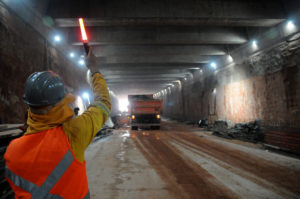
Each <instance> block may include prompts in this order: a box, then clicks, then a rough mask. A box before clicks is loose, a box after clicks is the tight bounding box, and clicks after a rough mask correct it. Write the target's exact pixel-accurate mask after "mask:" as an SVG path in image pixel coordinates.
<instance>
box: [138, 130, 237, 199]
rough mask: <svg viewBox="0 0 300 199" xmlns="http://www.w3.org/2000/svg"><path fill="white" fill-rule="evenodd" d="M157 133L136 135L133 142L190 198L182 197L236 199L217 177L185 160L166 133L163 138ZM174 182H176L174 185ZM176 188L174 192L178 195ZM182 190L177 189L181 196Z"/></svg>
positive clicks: (166, 177)
mask: <svg viewBox="0 0 300 199" xmlns="http://www.w3.org/2000/svg"><path fill="white" fill-rule="evenodd" d="M157 133H158V132H155V133H154V132H149V133H147V135H146V136H145V135H143V134H141V133H135V136H134V137H136V138H137V139H138V140H136V139H134V140H135V142H136V144H137V146H138V148H139V149H140V150H141V152H142V153H143V154H144V156H145V157H146V158H147V159H148V161H149V163H150V164H151V165H153V167H154V168H155V169H156V170H157V172H158V174H160V175H161V174H162V175H161V177H162V178H163V180H165V181H166V182H168V183H170V182H171V183H172V184H173V185H172V186H174V184H176V185H175V186H176V187H180V189H181V190H183V191H184V192H185V194H187V195H188V197H183V198H193V199H194V198H203V199H204V198H205V199H209V198H218V199H221V198H222V199H226V198H237V196H236V195H235V194H234V193H233V192H232V191H230V190H229V189H227V188H225V187H224V185H222V184H220V183H219V182H218V181H217V180H216V179H215V177H213V176H212V175H211V174H209V173H208V172H207V171H206V170H205V169H203V168H202V167H200V166H199V165H198V164H196V163H194V162H193V161H191V160H189V159H187V158H183V157H182V154H181V152H180V151H178V150H177V149H176V148H174V147H173V146H172V145H170V144H168V137H169V136H167V135H166V134H164V136H163V137H162V138H160V139H158V138H157ZM174 181H175V182H174ZM176 187H175V190H174V189H173V191H175V193H176ZM178 191H179V190H177V193H178Z"/></svg>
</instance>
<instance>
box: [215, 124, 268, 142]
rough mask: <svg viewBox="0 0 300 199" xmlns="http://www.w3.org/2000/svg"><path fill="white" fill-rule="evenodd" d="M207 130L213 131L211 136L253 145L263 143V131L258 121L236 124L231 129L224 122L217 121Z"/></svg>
mask: <svg viewBox="0 0 300 199" xmlns="http://www.w3.org/2000/svg"><path fill="white" fill-rule="evenodd" d="M209 129H210V130H211V131H213V135H216V136H220V137H223V138H228V139H238V140H243V141H247V142H253V143H256V142H263V141H264V131H263V129H262V127H261V121H260V120H255V121H253V122H248V123H237V124H235V126H234V127H232V128H228V124H227V122H226V121H222V120H218V121H215V123H214V124H213V125H212V126H210V127H209Z"/></svg>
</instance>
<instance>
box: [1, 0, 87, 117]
mask: <svg viewBox="0 0 300 199" xmlns="http://www.w3.org/2000/svg"><path fill="white" fill-rule="evenodd" d="M0 41H1V42H0V64H1V73H0V120H1V122H2V123H22V122H24V117H25V112H26V109H27V108H26V106H25V105H24V103H23V101H22V95H23V93H24V84H25V81H26V79H27V77H28V76H29V75H30V74H31V73H33V72H36V71H45V70H52V71H54V72H56V73H58V74H59V75H60V76H61V77H62V78H63V79H64V82H65V85H66V87H67V90H68V91H69V92H72V93H74V94H76V92H78V91H79V90H80V89H81V88H82V87H87V84H86V81H85V73H84V70H81V69H78V67H76V66H75V65H74V64H73V63H72V62H70V60H68V59H67V57H66V56H65V55H63V53H61V52H60V51H59V50H57V49H56V48H55V47H54V46H52V45H51V44H49V42H48V41H47V39H46V38H45V37H44V36H43V35H41V34H40V33H39V32H37V31H36V30H35V29H34V28H33V27H32V26H31V25H30V24H27V23H25V22H24V21H23V20H22V19H21V18H19V17H18V16H17V15H16V14H14V13H13V12H11V11H9V10H8V9H7V8H6V7H5V6H4V5H3V3H1V2H0Z"/></svg>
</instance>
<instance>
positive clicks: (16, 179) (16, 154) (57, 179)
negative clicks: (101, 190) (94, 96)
mask: <svg viewBox="0 0 300 199" xmlns="http://www.w3.org/2000/svg"><path fill="white" fill-rule="evenodd" d="M4 159H5V163H6V166H5V173H6V179H7V180H8V182H9V184H10V186H11V187H12V188H13V190H14V192H15V198H16V199H18V198H22V199H23V198H24V199H27V198H32V199H42V198H49V199H50V198H51V199H52V198H53V199H56V198H57V199H62V198H64V199H71V198H76V199H77V198H78V199H81V198H84V199H87V198H89V191H88V182H87V177H86V168H85V162H84V163H81V162H79V161H78V160H77V159H76V158H75V156H74V153H73V151H72V148H71V146H70V143H69V141H68V138H67V136H66V134H65V132H64V131H63V129H62V127H56V128H53V129H49V130H46V131H43V132H40V133H35V134H30V135H24V136H22V137H20V138H18V139H15V140H13V141H12V142H11V143H10V144H9V146H8V148H7V151H6V153H5V155H4ZM37 160H38V161H37Z"/></svg>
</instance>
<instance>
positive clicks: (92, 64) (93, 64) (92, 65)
mask: <svg viewBox="0 0 300 199" xmlns="http://www.w3.org/2000/svg"><path fill="white" fill-rule="evenodd" d="M85 62H86V66H87V68H88V69H89V70H90V72H91V74H94V73H96V72H99V69H98V61H97V57H96V56H95V55H94V53H93V48H92V46H90V48H89V54H88V56H87V57H86V59H85Z"/></svg>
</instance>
